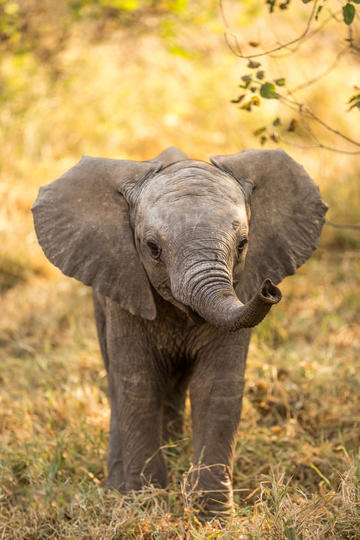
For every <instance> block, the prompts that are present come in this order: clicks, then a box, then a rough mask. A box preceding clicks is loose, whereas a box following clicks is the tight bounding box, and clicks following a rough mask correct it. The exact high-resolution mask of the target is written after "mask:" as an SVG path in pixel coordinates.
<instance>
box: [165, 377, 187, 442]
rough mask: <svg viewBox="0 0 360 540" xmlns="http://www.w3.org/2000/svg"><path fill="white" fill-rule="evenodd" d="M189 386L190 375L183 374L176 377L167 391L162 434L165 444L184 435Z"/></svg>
mask: <svg viewBox="0 0 360 540" xmlns="http://www.w3.org/2000/svg"><path fill="white" fill-rule="evenodd" d="M188 385H189V375H188V374H181V375H179V376H177V377H174V379H173V380H172V381H171V384H170V385H169V386H168V387H167V389H166V393H165V400H164V410H163V433H162V438H163V442H164V443H166V442H167V441H169V440H170V439H174V438H177V437H178V436H180V435H181V434H182V430H183V423H184V409H185V401H186V391H187V388H188Z"/></svg>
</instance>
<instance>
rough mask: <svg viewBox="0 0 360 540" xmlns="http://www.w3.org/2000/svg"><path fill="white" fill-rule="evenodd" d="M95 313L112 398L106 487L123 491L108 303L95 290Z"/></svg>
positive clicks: (123, 478) (123, 483) (123, 481)
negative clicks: (110, 366)
mask: <svg viewBox="0 0 360 540" xmlns="http://www.w3.org/2000/svg"><path fill="white" fill-rule="evenodd" d="M93 300H94V313H95V323H96V330H97V334H98V339H99V345H100V351H101V355H102V357H103V360H104V365H105V368H106V371H107V374H108V383H109V398H110V408H111V414H110V435H109V446H108V456H107V468H108V474H107V478H106V481H105V485H107V486H111V487H115V488H116V489H119V490H122V489H124V487H125V477H124V470H123V459H122V449H121V437H120V425H119V418H118V415H117V411H116V409H117V407H116V401H115V396H116V392H115V388H114V384H113V382H112V380H111V377H110V375H109V364H110V362H109V356H108V353H107V346H106V315H105V310H106V301H105V298H104V297H103V296H101V295H100V294H99V293H98V292H97V291H96V290H95V289H93Z"/></svg>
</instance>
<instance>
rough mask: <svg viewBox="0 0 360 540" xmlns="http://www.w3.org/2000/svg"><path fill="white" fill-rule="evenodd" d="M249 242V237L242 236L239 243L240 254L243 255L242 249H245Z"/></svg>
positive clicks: (238, 250)
mask: <svg viewBox="0 0 360 540" xmlns="http://www.w3.org/2000/svg"><path fill="white" fill-rule="evenodd" d="M247 243H248V239H247V238H242V239H241V240H240V242H239V243H238V245H237V252H238V254H239V255H241V253H242V251H243V249H244V247H245V246H246V244H247Z"/></svg>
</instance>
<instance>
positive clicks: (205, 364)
mask: <svg viewBox="0 0 360 540" xmlns="http://www.w3.org/2000/svg"><path fill="white" fill-rule="evenodd" d="M249 339H250V331H248V330H241V331H239V332H237V333H236V334H228V335H227V336H225V337H224V338H223V340H220V341H216V342H215V343H212V345H211V347H208V348H207V350H205V349H203V350H202V352H201V354H200V356H199V359H198V361H197V364H196V367H195V371H194V374H193V378H192V382H191V384H190V399H191V408H192V424H193V441H194V469H193V471H192V475H191V483H190V484H191V485H190V490H191V493H192V499H193V501H194V504H195V505H196V506H198V507H199V510H200V517H202V518H211V517H216V516H218V517H221V516H224V517H225V516H227V515H229V514H230V513H231V511H232V508H233V496H232V469H233V457H234V450H235V444H236V439H237V433H238V428H239V424H240V415H241V405H242V397H243V388H244V369H245V360H246V354H247V349H248V343H249Z"/></svg>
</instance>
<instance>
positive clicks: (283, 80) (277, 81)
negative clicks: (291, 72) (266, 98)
mask: <svg viewBox="0 0 360 540" xmlns="http://www.w3.org/2000/svg"><path fill="white" fill-rule="evenodd" d="M275 84H276V85H277V86H285V79H284V77H281V78H280V79H276V80H275Z"/></svg>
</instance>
